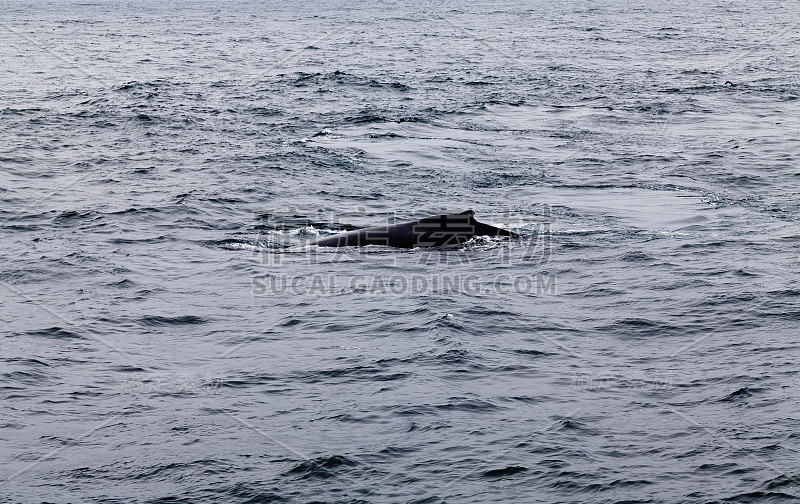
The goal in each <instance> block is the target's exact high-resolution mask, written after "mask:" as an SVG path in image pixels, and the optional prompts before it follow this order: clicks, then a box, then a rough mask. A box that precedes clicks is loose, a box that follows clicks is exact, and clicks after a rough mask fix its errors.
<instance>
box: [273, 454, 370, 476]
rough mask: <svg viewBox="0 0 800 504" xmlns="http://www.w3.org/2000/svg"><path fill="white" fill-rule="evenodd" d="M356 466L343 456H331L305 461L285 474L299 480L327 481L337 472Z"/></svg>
mask: <svg viewBox="0 0 800 504" xmlns="http://www.w3.org/2000/svg"><path fill="white" fill-rule="evenodd" d="M357 465H359V464H358V462H356V461H354V460H352V459H349V458H347V457H345V456H344V455H332V456H330V457H318V458H315V459H310V460H306V461H305V462H302V463H300V464H297V465H296V466H294V467H292V468H291V469H289V470H288V471H286V473H285V474H287V475H294V476H299V477H300V478H301V479H314V478H321V479H328V478H333V477H334V476H336V475H337V472H341V471H342V470H343V469H345V468H348V467H354V466H357Z"/></svg>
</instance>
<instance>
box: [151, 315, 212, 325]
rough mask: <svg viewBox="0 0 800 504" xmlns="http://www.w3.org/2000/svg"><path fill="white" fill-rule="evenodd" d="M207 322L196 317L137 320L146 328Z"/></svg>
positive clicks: (157, 316)
mask: <svg viewBox="0 0 800 504" xmlns="http://www.w3.org/2000/svg"><path fill="white" fill-rule="evenodd" d="M207 322H208V320H207V319H205V318H203V317H198V316H197V315H182V316H179V317H164V316H161V315H151V316H147V317H142V318H140V319H139V323H141V324H142V325H146V326H151V327H155V326H170V325H198V324H205V323H207Z"/></svg>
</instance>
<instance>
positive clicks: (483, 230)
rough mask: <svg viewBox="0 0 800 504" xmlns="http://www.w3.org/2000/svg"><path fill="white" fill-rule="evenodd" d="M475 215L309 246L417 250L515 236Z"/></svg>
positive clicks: (358, 233)
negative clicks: (491, 237)
mask: <svg viewBox="0 0 800 504" xmlns="http://www.w3.org/2000/svg"><path fill="white" fill-rule="evenodd" d="M474 215H475V212H473V211H472V210H467V211H466V212H461V213H457V214H449V215H447V214H445V215H436V216H433V217H425V218H424V219H419V220H415V221H411V222H404V223H402V224H392V225H389V226H378V227H371V228H366V229H356V230H353V231H348V232H346V233H340V234H337V235H334V236H329V237H327V238H322V239H320V240H317V241H314V242H311V243H310V245H317V246H320V247H360V246H363V245H388V246H390V247H401V248H417V247H441V246H445V245H459V244H462V243H464V242H466V241H467V240H469V239H470V238H472V237H473V236H508V237H510V238H519V235H518V234H516V233H513V232H511V231H508V230H506V229H501V228H496V227H494V226H490V225H488V224H483V223H482V222H478V221H477V220H475V217H474Z"/></svg>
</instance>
